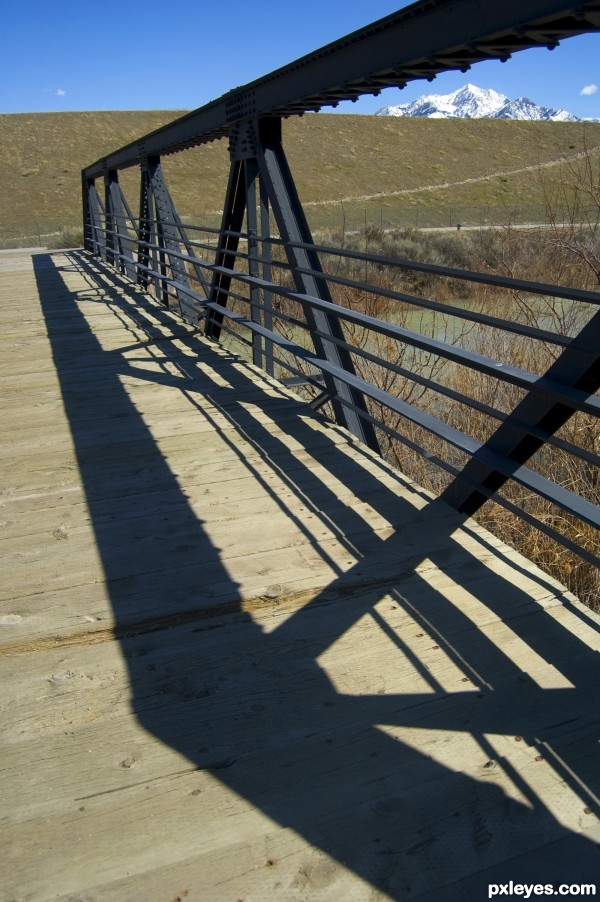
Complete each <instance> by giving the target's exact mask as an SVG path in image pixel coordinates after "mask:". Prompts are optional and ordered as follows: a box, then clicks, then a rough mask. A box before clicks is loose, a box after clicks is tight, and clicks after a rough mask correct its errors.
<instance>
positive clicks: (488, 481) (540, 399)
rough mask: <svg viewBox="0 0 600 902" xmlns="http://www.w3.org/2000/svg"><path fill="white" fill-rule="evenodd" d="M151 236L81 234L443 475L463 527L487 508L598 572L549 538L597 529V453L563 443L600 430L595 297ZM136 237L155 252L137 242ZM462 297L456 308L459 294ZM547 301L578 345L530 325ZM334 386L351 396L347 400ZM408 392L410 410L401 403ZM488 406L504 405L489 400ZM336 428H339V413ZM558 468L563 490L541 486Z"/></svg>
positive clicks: (183, 311)
mask: <svg viewBox="0 0 600 902" xmlns="http://www.w3.org/2000/svg"><path fill="white" fill-rule="evenodd" d="M111 226H112V227H111ZM160 226H161V224H160V221H159V220H158V219H155V218H153V219H146V220H140V219H135V218H134V217H133V216H131V215H129V214H125V215H123V214H115V213H112V214H111V215H110V216H107V214H106V212H105V211H102V210H101V213H100V221H99V224H98V222H96V223H95V224H94V223H92V222H91V221H88V223H87V228H86V233H87V237H88V241H89V242H90V243H91V244H92V246H93V251H94V253H95V254H97V255H99V256H101V257H102V258H103V259H104V260H106V261H107V262H109V263H112V264H113V265H114V266H115V267H116V269H118V270H119V271H120V272H121V273H122V274H123V275H125V276H127V277H128V278H129V279H130V280H132V281H135V282H136V283H138V284H140V285H141V286H143V287H144V288H147V289H148V290H149V291H150V292H151V293H152V294H153V295H154V296H155V297H156V298H157V299H158V300H159V301H160V303H162V304H163V305H164V306H166V307H168V308H170V309H171V310H173V311H174V312H175V313H177V314H179V315H180V316H182V317H183V318H184V319H186V320H187V321H188V322H191V323H193V324H194V325H196V326H197V327H199V328H202V329H203V330H204V331H205V332H206V334H207V335H209V336H211V337H212V338H214V339H219V338H221V339H223V338H224V336H228V337H229V339H228V340H230V341H234V342H235V344H236V347H237V348H246V349H247V353H248V356H249V357H251V359H252V361H253V362H254V363H255V364H256V365H257V366H262V367H263V368H264V369H265V370H266V371H267V373H269V374H270V375H272V376H275V377H276V378H278V379H279V380H281V381H282V382H284V383H285V384H287V385H289V386H294V387H297V388H300V389H301V390H302V391H304V392H305V394H306V396H307V399H309V402H310V403H311V405H312V407H313V408H324V407H325V405H329V408H330V411H331V407H332V405H333V403H334V402H335V404H339V405H341V406H342V407H343V409H344V411H345V412H346V413H348V412H350V413H351V414H352V415H353V416H354V417H356V418H359V419H360V421H361V422H362V423H364V424H367V429H368V430H369V432H368V435H371V434H372V433H371V432H370V430H373V431H374V434H375V437H376V440H377V446H378V447H381V446H385V450H387V452H388V455H389V454H390V448H391V447H392V445H393V444H394V443H399V444H400V445H402V446H404V447H407V448H410V449H411V450H412V452H414V453H416V454H418V455H420V456H421V457H422V458H423V459H424V460H425V461H426V462H427V467H428V468H429V469H431V468H439V469H440V470H441V471H443V472H445V473H446V474H448V475H449V476H450V477H451V478H450V480H446V484H445V487H444V488H443V490H442V498H443V499H444V500H446V501H448V502H450V503H451V504H452V505H453V506H454V507H456V508H457V509H458V510H460V511H463V512H465V513H469V514H472V513H474V512H475V511H476V510H477V509H478V508H479V507H480V506H481V505H482V504H483V503H484V502H485V501H486V500H487V499H488V498H494V500H495V501H496V502H498V503H499V504H500V505H502V506H503V507H505V508H506V509H507V510H509V511H510V512H511V513H513V514H516V515H517V516H518V517H519V518H522V519H523V520H525V521H527V522H529V523H530V524H533V525H534V526H536V528H538V529H539V530H541V531H542V532H543V533H545V534H546V535H548V536H550V537H551V538H553V539H554V540H556V541H558V542H560V543H561V544H562V545H564V546H565V547H567V548H568V549H569V550H570V551H572V552H573V553H576V554H578V555H580V556H582V557H583V558H585V559H586V560H588V561H589V562H590V563H593V564H594V565H595V566H598V565H599V564H600V557H599V556H598V555H597V554H596V553H594V551H592V550H590V548H589V546H588V547H587V548H586V547H584V546H583V545H581V544H579V543H578V542H577V541H575V540H574V539H573V538H572V537H571V535H570V534H569V533H565V532H562V531H561V530H560V529H559V528H558V527H557V526H556V525H555V524H557V523H559V522H560V520H561V519H562V518H564V517H565V516H566V517H568V518H569V519H570V520H576V521H579V522H580V523H583V524H587V525H588V526H590V527H592V528H593V529H595V530H597V529H598V528H599V527H600V508H599V507H598V498H599V495H600V484H599V482H598V478H597V475H598V474H600V455H599V454H598V453H597V451H596V450H595V445H594V443H593V442H592V443H591V445H590V444H588V445H587V446H586V445H584V444H579V445H578V444H577V443H576V442H575V441H574V440H573V438H572V437H571V436H569V437H565V436H563V435H561V434H560V432H559V430H560V427H561V426H562V425H563V424H565V423H567V421H568V420H569V419H570V417H571V416H572V415H573V414H574V413H575V412H578V415H579V420H580V424H579V431H580V432H581V433H582V434H584V435H586V436H589V435H590V434H593V433H594V432H596V433H597V420H598V416H599V414H600V399H599V398H598V397H597V395H596V394H595V388H594V386H593V385H592V384H591V382H590V380H593V378H594V374H596V375H595V378H597V372H598V359H597V353H598V348H599V347H600V312H598V308H600V294H598V293H596V292H590V291H582V290H578V289H571V288H568V287H565V286H554V285H545V284H540V283H536V282H527V281H523V280H517V279H511V278H505V277H501V276H497V275H492V274H486V273H475V272H467V271H463V270H459V269H453V268H448V267H442V266H436V265H433V264H427V263H417V262H414V261H408V260H402V259H398V258H394V257H389V256H382V255H379V254H369V253H363V252H360V251H354V250H349V249H342V248H334V247H329V246H323V245H315V244H314V243H310V244H309V243H307V242H285V241H284V240H283V239H282V238H280V237H279V236H278V235H268V236H267V237H265V236H261V237H259V236H257V235H256V234H253V233H250V232H248V231H240V232H234V231H232V230H224V231H223V230H217V229H213V228H202V227H201V226H190V225H186V226H185V227H184V226H183V225H182V224H181V223H179V224H178V226H177V240H176V241H175V242H173V239H172V238H171V240H170V242H167V240H166V239H165V237H164V234H161V227H160ZM144 234H146V235H150V236H151V237H150V239H148V238H146V239H143V238H142V237H141V236H142V235H144ZM227 241H229V242H230V246H229V248H228V250H227V257H228V259H227V260H226V261H224V260H223V259H222V257H223V244H224V243H225V242H227ZM174 243H175V245H177V247H174V246H173V245H174ZM232 243H235V245H236V247H235V248H234V247H233V246H232ZM292 251H293V252H296V253H299V252H303V253H309V252H310V253H317V254H318V255H319V257H320V259H321V261H323V263H324V266H325V268H321V267H320V266H319V267H317V268H315V267H313V266H311V265H305V266H298V265H296V266H294V265H292V264H291V263H290V262H289V254H290V252H292ZM219 258H221V259H219ZM359 270H360V273H361V276H360V277H359V276H357V272H358V271H359ZM411 273H420V274H426V275H427V276H429V277H434V278H436V279H438V280H444V281H445V283H448V280H451V282H452V283H453V284H455V285H456V286H458V285H459V284H460V283H466V285H470V286H473V285H480V286H481V285H483V286H486V287H487V288H488V289H492V290H493V292H494V296H495V298H496V304H497V305H498V306H499V307H502V301H501V297H502V293H505V294H506V295H507V296H508V297H510V296H511V295H513V294H514V293H515V292H518V294H519V296H520V297H521V298H523V297H527V298H529V299H530V306H529V308H528V313H529V314H530V315H528V316H527V317H526V321H525V322H523V321H519V320H518V319H509V318H505V317H502V316H496V315H491V314H490V313H487V312H484V309H482V308H481V307H477V306H473V307H472V308H471V309H469V305H468V304H465V303H464V302H463V303H461V304H460V305H457V304H456V303H452V302H448V301H439V300H437V301H436V300H434V299H432V298H430V297H422V296H417V295H416V294H414V293H408V292H406V291H402V290H399V289H398V288H397V287H390V286H395V285H396V284H397V283H401V282H402V281H404V280H406V278H407V276H408V275H410V274H411ZM299 276H301V277H302V278H306V277H309V278H312V279H315V280H317V281H318V283H319V284H320V285H321V286H324V285H326V286H327V289H328V293H329V294H330V295H335V301H334V300H333V299H329V300H328V299H324V298H323V297H318V296H316V295H311V294H307V293H306V292H304V291H299V290H298V288H297V286H296V284H295V282H296V281H297V279H298V277H299ZM365 276H366V278H365ZM226 282H227V284H225V283H226ZM322 293H323V292H321V294H322ZM455 293H456V295H457V296H458V297H460V296H463V295H465V291H464V290H463V291H461V290H460V289H458V288H457V289H456V291H455ZM467 296H468V292H467ZM546 299H556V300H557V302H559V305H560V309H561V312H562V314H564V313H565V305H569V306H570V307H574V308H577V309H578V310H579V312H580V315H579V316H577V315H576V316H575V321H578V322H579V323H580V324H581V323H582V322H583V326H582V328H581V329H580V331H579V333H578V334H577V335H569V334H561V333H560V332H557V331H553V330H551V329H548V328H542V327H540V326H539V325H535V324H532V322H531V321H532V320H534V321H535V320H536V319H538V320H539V319H543V318H544V316H546V317H547V313H545V311H547V310H548V306H547V300H546ZM344 300H345V303H344ZM378 306H379V307H384V308H385V311H386V316H385V317H381V316H375V315H373V313H372V312H369V311H373V310H374V309H376V308H377V307H378ZM485 306H489V300H488V303H487V304H485V305H483V307H484V308H485ZM508 306H510V304H508ZM536 308H537V313H536ZM307 309H308V310H310V311H311V312H312V316H311V315H308V316H307V315H306V311H307ZM316 311H318V312H320V313H321V314H326V315H327V316H329V317H332V318H333V319H334V321H335V323H336V324H337V325H338V327H339V328H338V329H336V330H335V331H334V334H332V333H331V331H329V330H322V329H321V328H319V327H318V325H315V323H314V313H315V312H316ZM532 313H533V316H532V315H531V314H532ZM417 319H418V320H420V321H419V322H417ZM419 326H420V328H418V327H419ZM486 334H487V335H488V336H492V337H494V338H495V342H493V344H494V346H495V347H499V346H501V345H504V346H505V347H510V341H508V342H507V339H511V340H514V341H516V343H517V345H518V347H519V348H522V343H523V341H526V342H527V343H529V344H530V345H531V346H532V347H533V346H535V347H537V349H538V353H534V354H532V355H531V356H532V357H533V358H534V359H538V360H541V361H542V362H544V361H548V362H549V364H548V367H547V369H546V370H545V371H543V372H539V371H530V370H527V369H524V368H523V367H522V366H519V365H517V364H516V363H515V362H512V361H511V356H514V355H511V353H510V352H508V353H507V354H506V355H505V357H504V359H498V358H494V357H491V356H487V355H486V354H484V353H481V350H479V349H478V348H480V347H481V346H482V345H483V346H485V345H486V344H489V342H488V341H486V339H485V337H484V336H485V335H486ZM499 336H502V338H501V340H499ZM315 341H316V343H317V345H318V344H319V341H320V342H321V343H323V342H326V343H327V344H333V345H334V346H335V347H336V348H337V349H339V350H341V351H342V352H343V353H344V354H345V355H347V357H348V358H349V359H350V361H351V363H352V366H351V367H344V366H343V365H341V363H340V361H339V360H337V361H336V360H332V359H331V355H328V354H327V353H325V352H324V351H323V349H322V348H321V351H320V352H319V351H317V350H315ZM430 374H433V377H432V375H430ZM469 377H470V378H469ZM483 382H485V391H484V392H482V391H481V388H482V384H483ZM588 384H589V388H588ZM340 385H343V386H345V387H346V388H347V389H348V391H347V392H345V393H344V392H341V391H340V390H339V386H340ZM465 385H466V386H470V387H471V389H472V394H468V393H467V392H466V391H465V390H464V386H465ZM415 395H416V396H417V400H416V401H413V402H412V403H411V401H410V400H407V399H411V398H412V397H414V396H415ZM357 397H358V398H360V399H364V402H363V403H361V402H360V401H357ZM494 398H497V399H501V403H497V404H495V403H493V400H492V399H494ZM510 404H513V405H514V406H513V407H512V408H510V407H509V406H507V405H510ZM332 415H333V416H334V417H336V419H338V420H339V419H340V417H339V416H336V413H335V411H333V413H332ZM461 421H462V422H464V423H465V424H469V423H470V424H471V426H472V431H471V432H469V431H468V429H466V428H460V426H459V425H458V424H459V423H460V422H461ZM342 422H344V424H345V425H348V422H347V421H345V420H342ZM407 426H408V427H409V428H408V429H407ZM557 432H559V434H556V433H557ZM482 434H483V435H484V436H485V435H487V438H483V437H482ZM360 437H361V438H362V439H363V440H365V439H364V436H362V435H361V436H360ZM384 437H385V438H384ZM368 443H369V444H371V446H372V447H373V446H374V445H373V442H372V441H370V442H368ZM545 447H546V448H547V449H552V452H551V453H554V454H555V455H558V458H559V459H560V461H561V462H560V463H558V464H555V466H554V467H553V466H548V467H547V468H546V472H545V468H544V460H543V459H542V460H539V461H538V463H537V465H536V466H535V467H526V466H524V462H525V460H528V459H529V458H531V457H532V456H533V455H534V454H536V453H538V457H540V456H541V457H542V458H543V455H541V452H542V451H543V449H544V448H545ZM567 459H568V460H569V461H570V463H566V462H565V461H566V460H567ZM574 469H575V470H577V471H578V472H580V473H582V474H586V476H587V480H586V483H587V487H588V489H589V492H588V493H587V497H586V494H583V493H582V491H581V484H580V486H579V489H578V490H577V491H576V490H574V489H573V488H570V487H568V486H567V485H566V484H564V483H566V482H567V477H565V479H564V480H562V481H561V480H560V473H561V472H562V473H563V474H565V473H567V472H573V470H574ZM552 470H554V472H555V474H556V472H558V476H559V480H558V481H556V480H553V479H552V478H551V476H550V475H549V472H548V471H552ZM509 481H510V482H512V483H514V484H516V485H517V486H519V487H520V489H521V492H520V493H519V492H517V499H518V500H516V501H515V500H514V499H515V493H514V491H513V492H511V491H503V490H502V489H503V487H504V486H505V484H507V483H508V482H509ZM442 484H443V483H442ZM532 495H533V496H538V497H541V498H543V499H545V501H547V502H549V503H550V504H551V506H552V508H553V509H554V510H555V511H556V512H560V513H557V514H555V516H553V517H544V518H542V519H539V517H537V516H536V515H535V514H532V513H531V512H530V509H531V507H532V505H531V504H530V501H529V500H528V499H530V497H531V496H532Z"/></svg>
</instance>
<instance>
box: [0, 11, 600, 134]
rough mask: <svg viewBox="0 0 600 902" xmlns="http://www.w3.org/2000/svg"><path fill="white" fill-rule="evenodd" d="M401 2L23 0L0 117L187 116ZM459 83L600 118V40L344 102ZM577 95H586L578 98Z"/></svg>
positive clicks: (7, 60)
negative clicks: (153, 112) (61, 113)
mask: <svg viewBox="0 0 600 902" xmlns="http://www.w3.org/2000/svg"><path fill="white" fill-rule="evenodd" d="M408 5H409V4H408V3H406V2H401V0H369V2H368V3H365V2H364V0H360V2H358V0H302V2H298V0H279V2H275V3H274V2H273V0H253V2H242V0H221V2H218V0H160V2H159V0H124V2H121V3H118V4H117V3H116V4H108V3H101V2H97V0H43V2H42V0H21V2H20V3H19V2H14V0H13V2H11V3H10V4H7V6H5V9H4V11H3V14H2V31H1V34H0V112H3V113H20V112H45V111H54V110H106V109H121V110H133V109H194V108H196V107H198V106H202V105H203V104H205V103H207V102H208V101H209V100H213V99H215V98H216V97H219V96H221V95H222V94H224V93H225V92H226V91H228V90H230V89H231V88H232V87H236V86H237V85H242V84H246V83H247V82H249V81H252V80H253V79H255V78H258V77H260V76H261V75H264V74H266V73H267V72H269V71H271V70H272V69H275V68H277V67H279V66H282V65H284V64H286V63H288V62H290V61H291V60H293V59H295V58H297V57H299V56H302V55H304V54H305V53H308V52H310V51H311V50H314V49H316V48H317V47H319V46H321V45H322V44H325V43H328V42H329V41H332V40H335V39H336V38H338V37H340V36H341V35H343V34H347V33H348V32H350V31H354V30H355V29H357V28H360V27H361V26H363V25H366V24H368V22H370V21H374V20H375V19H379V18H381V17H382V16H386V15H388V14H389V13H391V12H394V11H395V10H396V9H399V8H401V7H403V6H408ZM467 81H470V82H472V83H473V84H476V85H479V86H480V87H483V88H494V89H495V90H497V91H501V92H502V93H504V94H507V95H508V96H509V97H510V98H511V99H512V98H515V97H518V96H526V97H529V98H530V99H531V100H533V101H535V102H536V103H539V104H542V105H544V106H554V107H562V108H563V109H567V110H569V111H570V112H572V113H574V114H575V115H577V116H580V117H582V118H591V117H593V118H600V35H583V36H581V37H578V38H571V39H569V40H566V41H564V42H563V43H562V44H561V46H560V47H558V48H557V49H556V50H554V51H552V52H550V51H548V50H545V49H535V50H531V51H525V52H523V53H518V54H516V55H515V56H514V57H513V59H512V60H510V61H508V62H507V63H505V64H502V63H499V62H486V63H481V64H478V65H477V66H474V67H473V69H471V71H470V72H468V73H467V74H466V75H464V74H462V73H460V72H457V73H447V74H445V75H441V76H439V77H438V78H437V79H435V81H434V82H432V83H428V82H427V81H417V82H412V83H410V84H409V85H408V87H407V88H405V89H404V90H403V91H399V90H398V89H390V90H387V91H384V92H382V94H381V95H380V96H379V97H365V98H362V99H361V100H360V101H358V103H356V104H341V105H340V107H339V108H338V111H339V112H352V113H372V112H375V111H376V110H377V109H379V108H380V107H381V106H384V105H387V104H397V103H408V102H410V101H411V100H414V99H415V98H416V97H419V96H420V95H421V94H427V93H436V94H445V93H448V92H450V91H453V90H455V89H456V88H458V87H460V86H461V85H463V84H465V83H466V82H467ZM582 91H583V92H584V93H582Z"/></svg>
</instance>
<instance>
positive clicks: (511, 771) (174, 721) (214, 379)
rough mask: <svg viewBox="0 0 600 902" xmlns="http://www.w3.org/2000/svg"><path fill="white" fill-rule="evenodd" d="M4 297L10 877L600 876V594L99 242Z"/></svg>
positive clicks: (211, 891) (11, 887)
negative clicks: (500, 530)
mask: <svg viewBox="0 0 600 902" xmlns="http://www.w3.org/2000/svg"><path fill="white" fill-rule="evenodd" d="M0 323H1V332H0V335H1V346H2V354H1V356H0V370H1V375H2V397H1V421H0V422H1V430H2V446H1V450H0V455H1V484H0V492H1V494H0V573H1V593H2V595H1V599H2V600H1V608H0V643H1V647H0V652H1V653H0V685H1V687H2V689H1V693H0V699H1V701H0V710H1V737H0V770H1V774H2V785H1V787H0V843H1V845H0V849H1V851H0V874H1V876H0V898H1V899H3V900H17V899H18V900H46V899H48V900H49V899H64V900H67V899H68V900H81V902H83V900H86V902H89V900H94V902H96V900H119V902H122V900H125V899H126V900H140V902H142V900H143V902H146V900H151V902H153V900H156V902H173V900H182V899H186V900H188V899H189V900H202V902H236V900H243V902H253V900H265V899H268V900H286V902H287V900H294V902H300V900H316V902H322V900H332V902H333V900H335V902H339V900H346V899H347V900H350V902H354V900H361V902H362V900H364V902H367V900H368V902H372V900H378V899H394V900H396V899H402V900H405V899H423V900H429V899H431V900H433V899H436V900H437V899H439V900H442V899H443V900H444V902H452V900H455V899H461V900H462V899H464V900H477V899H480V898H481V899H484V898H487V884H488V883H490V882H491V883H506V882H508V881H509V880H510V879H512V880H514V881H515V882H518V881H522V882H534V883H543V884H546V883H549V882H553V881H555V882H556V883H557V884H558V883H561V882H562V883H575V882H581V881H585V880H590V879H596V880H597V879H598V874H599V873H600V848H599V843H600V827H599V823H598V796H599V794H600V791H599V787H598V784H599V779H600V760H599V754H598V750H599V746H598V739H599V735H600V733H599V728H600V723H599V721H600V706H599V705H598V665H597V661H598V649H599V648H600V631H599V628H600V619H599V618H597V617H595V616H594V615H592V614H590V612H589V611H587V610H586V609H584V608H582V607H581V606H580V605H578V604H577V603H575V602H574V601H573V599H571V598H569V597H568V595H567V593H566V592H565V591H564V590H563V589H562V588H561V587H560V586H559V585H557V584H555V583H553V582H552V580H550V579H549V578H547V577H546V576H544V575H543V574H541V573H540V572H539V571H538V570H537V569H536V568H535V567H533V566H532V565H531V564H530V563H529V562H527V561H525V560H523V559H522V558H521V557H519V555H517V554H516V553H514V552H512V551H511V550H509V549H507V548H506V547H505V546H503V545H502V544H501V543H500V542H498V541H497V540H495V539H494V538H492V537H491V536H490V535H489V534H487V533H486V532H485V530H483V529H481V528H479V527H477V526H476V525H475V524H473V522H471V521H466V522H463V520H462V519H461V518H460V517H459V516H458V515H457V514H455V513H454V512H452V511H451V510H450V509H449V508H446V507H445V506H443V505H441V504H440V503H438V502H435V501H432V500H431V499H430V498H429V497H428V496H427V495H426V493H425V492H423V491H422V490H421V489H420V488H419V487H418V486H416V485H414V484H412V483H411V482H410V481H408V480H406V479H405V478H403V477H402V476H401V475H399V474H398V473H395V472H392V471H391V470H390V469H388V468H387V467H386V466H385V465H384V464H382V463H381V461H379V460H378V459H377V458H376V457H374V456H373V455H371V454H370V453H369V452H366V451H365V450H364V449H362V448H361V447H359V446H358V445H357V444H355V443H354V442H353V441H352V440H351V439H349V437H348V436H347V435H346V434H345V433H344V432H343V431H342V430H340V429H338V428H336V427H332V426H329V425H326V424H324V423H323V422H322V421H321V420H320V419H319V418H318V417H317V416H316V415H314V414H312V413H311V412H310V411H309V410H308V409H307V408H306V406H304V405H302V404H301V403H300V402H299V401H298V400H296V399H294V398H293V397H292V396H291V395H289V394H288V393H286V392H285V391H284V390H282V389H281V388H280V387H278V386H277V385H276V384H274V383H272V382H269V381H268V380H267V379H265V378H264V377H263V376H261V375H260V374H258V373H256V372H255V371H253V369H252V368H251V367H249V366H247V365H246V364H244V363H242V362H240V361H237V360H236V359H234V358H232V356H231V355H230V354H228V353H227V352H225V351H224V350H222V349H219V348H217V347H215V346H214V345H210V344H208V343H206V342H205V341H204V340H202V339H201V338H199V337H197V336H196V335H195V334H194V333H193V332H192V330H191V329H189V328H188V327H187V326H186V325H184V324H183V323H181V322H180V321H179V320H177V319H175V318H174V317H172V316H171V315H170V314H169V313H168V312H166V311H164V310H162V309H161V308H159V307H158V306H157V305H156V304H153V303H152V302H150V301H149V300H148V299H147V298H145V297H144V296H143V295H142V294H141V293H139V292H137V291H135V290H131V289H126V288H125V286H124V285H123V283H122V282H121V281H120V279H119V278H118V277H117V276H115V275H114V274H108V273H107V272H104V271H103V270H102V269H101V268H100V267H99V266H98V265H97V264H96V263H94V262H93V261H91V260H90V259H88V258H86V257H85V256H84V255H82V254H80V253H76V252H64V253H62V252H61V253H53V254H47V253H39V254H34V255H31V254H25V253H18V252H10V253H3V254H0Z"/></svg>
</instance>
